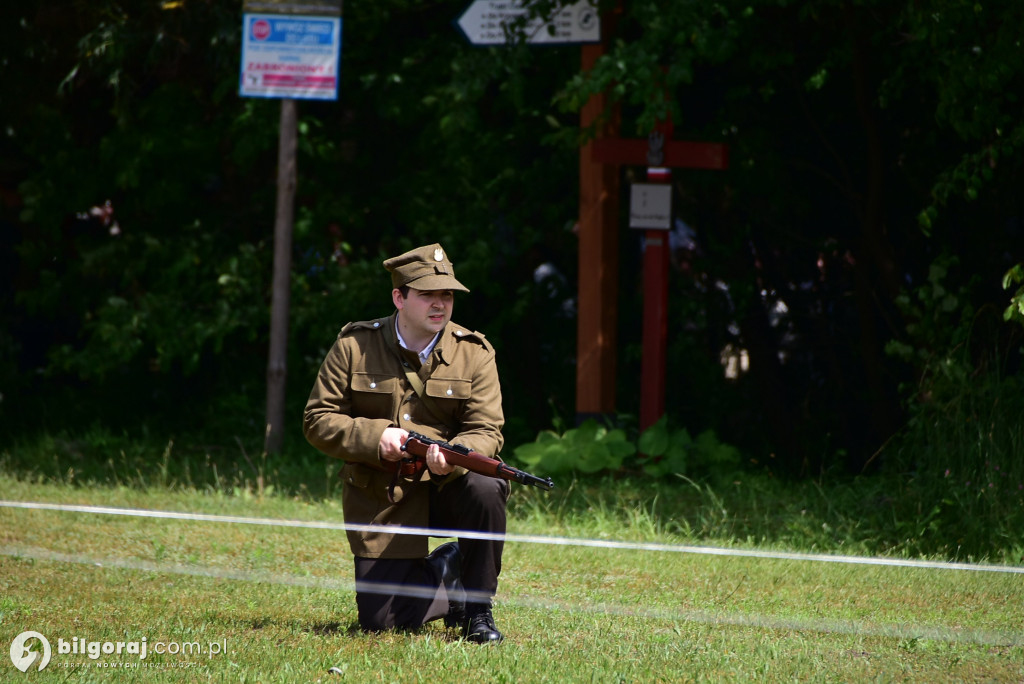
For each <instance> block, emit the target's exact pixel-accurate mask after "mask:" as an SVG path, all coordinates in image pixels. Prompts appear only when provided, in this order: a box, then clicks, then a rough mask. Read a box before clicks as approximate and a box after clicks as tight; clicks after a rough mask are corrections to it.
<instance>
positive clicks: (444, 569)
mask: <svg viewBox="0 0 1024 684" xmlns="http://www.w3.org/2000/svg"><path fill="white" fill-rule="evenodd" d="M424 560H425V561H426V563H427V566H428V567H429V568H430V569H431V571H433V573H434V576H435V577H436V578H437V580H438V583H439V584H442V585H444V589H445V593H447V594H448V614H447V615H445V616H444V626H445V627H449V628H455V627H458V626H460V625H461V624H463V622H465V620H466V598H465V593H464V592H463V590H462V554H461V553H460V552H459V543H458V542H448V543H447V544H441V545H440V546H438V547H437V548H436V549H434V551H433V553H431V554H430V555H429V556H427V557H426V558H425V559H424Z"/></svg>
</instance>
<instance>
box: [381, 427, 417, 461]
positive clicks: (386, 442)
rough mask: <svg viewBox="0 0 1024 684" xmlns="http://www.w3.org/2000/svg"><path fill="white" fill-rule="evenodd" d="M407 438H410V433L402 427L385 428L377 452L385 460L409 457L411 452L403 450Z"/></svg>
mask: <svg viewBox="0 0 1024 684" xmlns="http://www.w3.org/2000/svg"><path fill="white" fill-rule="evenodd" d="M407 439H409V433H408V432H406V431H405V430H403V429H402V428H396V427H389V428H384V434H382V435H381V436H380V446H378V447H377V453H378V454H379V455H380V457H381V459H383V460H385V461H401V460H402V459H403V458H408V457H409V454H407V453H405V452H404V451H402V445H403V444H405V440H407Z"/></svg>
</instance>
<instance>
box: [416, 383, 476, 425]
mask: <svg viewBox="0 0 1024 684" xmlns="http://www.w3.org/2000/svg"><path fill="white" fill-rule="evenodd" d="M424 391H425V392H426V394H427V396H428V397H430V400H431V402H432V403H433V404H434V406H436V407H437V410H438V411H439V412H440V413H441V415H440V416H436V417H435V420H434V421H432V422H433V423H434V424H435V425H436V426H437V427H441V426H442V425H443V426H444V427H445V428H449V429H450V428H451V427H452V426H456V425H458V424H459V423H461V422H462V421H461V418H462V409H463V406H465V402H466V400H467V399H469V398H470V395H471V393H472V391H473V383H472V382H471V381H470V380H463V379H461V378H429V379H428V380H427V383H426V385H425V386H424ZM428 414H429V415H431V416H433V413H432V412H428ZM437 418H443V419H444V423H438V422H437V420H436V419H437ZM445 432H446V433H447V432H448V430H445Z"/></svg>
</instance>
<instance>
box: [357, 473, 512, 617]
mask: <svg viewBox="0 0 1024 684" xmlns="http://www.w3.org/2000/svg"><path fill="white" fill-rule="evenodd" d="M509 490H510V485H509V483H508V481H506V480H500V479H497V478H493V477H487V476H486V475H480V474H477V473H473V472H470V473H466V475H465V476H463V477H459V478H456V479H455V480H453V481H451V482H449V483H448V484H446V485H445V486H444V487H443V488H442V489H440V490H438V489H437V488H434V489H433V490H432V491H431V495H430V527H434V528H438V529H446V530H466V531H473V532H488V533H492V534H502V535H503V534H505V524H506V516H505V504H506V502H507V501H508V495H509ZM504 546H505V544H504V542H503V541H491V540H482V539H467V538H463V537H459V550H460V551H461V552H462V584H463V587H464V588H465V589H466V592H467V594H468V596H469V601H471V602H472V601H476V602H481V603H489V601H490V597H491V596H494V594H495V592H497V590H498V575H499V574H500V573H501V554H502V551H503V550H504ZM355 576H356V608H357V609H358V611H359V625H360V626H361V627H362V628H363V629H368V630H380V629H392V628H396V627H397V628H402V629H415V628H417V627H420V626H422V625H424V624H426V623H428V622H430V621H431V620H437V619H439V618H442V617H444V616H445V614H447V612H448V599H449V597H448V595H447V592H446V591H445V588H444V586H442V585H441V578H440V576H439V575H438V574H437V570H436V568H433V567H431V566H430V564H429V563H427V562H426V560H425V559H423V558H362V557H358V556H357V557H356V559H355Z"/></svg>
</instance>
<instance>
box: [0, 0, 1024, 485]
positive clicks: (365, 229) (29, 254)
mask: <svg viewBox="0 0 1024 684" xmlns="http://www.w3.org/2000/svg"><path fill="white" fill-rule="evenodd" d="M466 4H467V3H466V2H465V1H464V0H459V1H457V2H456V1H455V0H438V1H436V2H414V1H411V0H376V1H374V2H360V1H358V0H352V1H351V2H348V3H346V5H345V8H344V12H345V14H344V28H343V34H344V39H343V40H344V43H343V48H342V63H341V74H342V82H341V87H340V96H339V99H338V101H337V102H306V101H302V102H300V103H299V113H300V149H299V186H298V196H297V200H296V225H295V240H294V251H293V297H292V322H291V337H290V342H289V351H290V358H289V402H290V406H291V407H292V408H291V410H290V415H292V416H294V417H295V425H294V429H293V430H291V431H290V432H289V435H288V439H289V440H290V441H291V442H292V444H293V445H294V444H296V443H298V444H301V441H302V440H301V435H300V434H299V431H298V425H299V416H300V414H301V407H302V404H303V402H304V399H305V396H306V393H307V391H308V387H309V385H310V384H311V381H312V377H313V374H314V373H315V372H316V368H317V366H318V364H319V362H320V360H321V359H322V356H323V353H324V352H325V351H326V349H327V347H328V345H329V344H330V343H331V342H332V341H333V338H334V335H335V333H336V332H337V330H338V329H340V327H341V326H342V325H343V324H344V323H345V322H346V321H348V320H352V319H359V318H364V317H372V316H378V315H383V314H386V313H388V311H389V309H390V304H389V301H388V294H387V289H386V288H387V285H386V282H387V281H386V276H385V274H384V272H383V269H382V268H381V266H380V262H381V261H382V260H383V259H384V258H385V257H387V256H389V255H392V254H395V253H398V252H399V251H401V250H403V249H405V248H408V247H412V246H415V245H417V244H422V243H425V242H433V241H440V242H441V243H442V244H444V245H445V246H446V247H447V248H448V249H449V250H450V252H451V254H452V255H453V257H454V258H455V259H456V263H457V267H458V269H459V275H460V279H463V281H464V282H467V283H469V284H470V285H471V287H472V289H473V292H472V293H471V294H470V295H468V296H466V297H461V298H460V299H459V301H458V302H457V308H456V316H455V318H456V320H458V321H460V322H462V323H464V324H466V325H468V326H470V327H474V328H478V329H480V330H482V331H484V332H486V333H487V335H488V337H489V338H490V339H491V340H492V341H493V342H494V344H495V346H496V347H497V349H498V354H499V357H498V358H499V363H500V366H501V372H502V374H503V378H504V383H503V389H504V394H505V412H506V415H507V416H508V418H509V425H508V429H507V437H508V440H509V442H510V444H512V445H515V444H517V443H522V442H524V441H529V440H531V439H533V436H534V435H535V434H536V433H537V431H538V430H540V429H543V428H545V427H548V426H549V425H551V424H552V423H553V422H556V423H557V422H559V421H562V422H563V423H564V424H568V423H571V422H572V420H573V414H574V400H575V397H574V393H575V366H574V359H573V356H574V353H575V335H576V323H575V318H574V298H575V282H576V276H577V269H578V263H577V254H576V238H575V235H574V232H573V229H574V225H575V222H576V214H577V182H578V180H577V164H578V143H579V140H580V136H581V135H582V134H584V133H585V132H581V131H579V130H578V128H577V126H578V116H577V112H578V109H579V106H580V105H581V104H582V102H584V101H585V99H586V97H587V96H588V95H589V94H591V93H593V92H598V91H607V92H609V93H611V94H612V95H613V97H614V98H615V99H616V101H617V107H618V108H619V111H620V113H621V117H622V134H623V135H626V136H637V137H642V136H643V135H644V134H645V132H646V131H647V130H648V129H649V127H650V125H651V124H652V123H653V122H654V121H655V119H656V118H658V117H661V116H664V115H665V114H666V112H667V111H671V113H672V116H673V120H674V123H675V127H676V131H677V136H678V137H685V138H690V139H702V140H713V141H721V142H726V143H728V144H729V146H730V159H731V164H730V169H729V170H728V171H726V172H722V173H711V172H701V171H686V170H677V171H676V172H675V173H674V177H673V178H674V184H675V186H676V212H677V215H678V216H679V218H680V219H682V220H683V221H685V222H686V224H687V225H688V226H690V228H692V229H693V231H694V233H693V242H692V245H691V247H692V248H690V249H684V250H680V251H679V252H678V253H677V254H676V261H675V262H674V263H675V268H674V269H673V272H672V284H671V295H670V298H671V315H670V321H671V323H670V330H669V359H670V361H669V368H668V371H667V372H668V373H669V377H670V382H669V383H668V385H669V394H668V413H669V417H670V419H671V420H672V421H673V422H674V423H675V424H677V425H686V426H688V427H689V428H690V429H691V431H693V432H694V433H695V434H696V433H698V432H702V431H704V430H707V429H711V430H713V431H715V433H717V434H718V435H719V436H720V437H721V438H722V439H724V440H728V441H729V442H731V443H734V444H736V445H738V446H740V447H741V448H742V449H743V451H744V453H745V454H746V455H747V459H746V460H747V461H748V462H750V461H756V462H758V463H761V464H763V463H768V462H770V463H772V464H773V466H772V467H773V468H777V469H778V470H779V471H780V472H791V473H804V474H807V473H816V472H819V471H820V470H821V469H823V468H826V467H830V466H834V465H839V466H842V467H844V468H847V469H850V470H852V471H856V472H859V471H861V470H863V469H864V468H865V467H874V466H877V465H879V464H881V463H883V462H884V461H885V459H886V458H887V457H891V458H892V459H895V460H896V461H897V462H898V463H899V464H900V467H907V468H913V467H918V466H919V465H920V462H921V460H922V459H925V458H928V453H930V452H928V451H927V449H926V448H924V447H920V444H922V443H926V442H928V440H930V439H934V436H932V437H928V436H927V435H925V434H924V433H922V432H920V430H917V431H915V430H916V428H915V427H914V426H915V425H935V424H936V422H937V421H944V420H962V419H964V414H961V413H952V412H951V410H950V409H949V404H948V403H941V402H940V401H939V398H940V397H945V396H958V397H963V396H965V394H969V393H970V392H971V391H977V392H978V393H979V395H980V394H984V393H986V392H987V393H991V394H984V396H985V397H988V399H985V401H983V402H982V403H983V404H985V405H988V403H986V402H989V401H990V400H991V401H995V402H996V403H998V402H999V401H1002V402H1003V403H1002V404H1000V406H1002V407H1006V406H1007V404H1009V405H1010V406H1011V407H1013V406H1017V407H1019V400H1018V403H1017V404H1013V401H1014V399H1013V397H1014V396H1016V395H1014V394H1013V393H1010V392H1008V391H1007V390H1006V389H1005V387H1006V382H1007V381H1008V379H1011V380H1010V381H1012V378H1014V377H1015V376H1016V374H1018V373H1019V362H1020V332H1021V331H1020V327H1019V326H1013V325H1009V324H1006V323H1003V321H1002V318H1001V312H1002V309H1003V308H1004V307H1005V305H1006V304H1007V303H1008V298H1009V295H1007V294H1006V293H1005V292H1003V291H1002V289H1001V278H1002V275H1003V274H1004V273H1005V272H1006V271H1007V270H1008V269H1009V268H1010V267H1012V266H1013V265H1014V264H1016V263H1018V262H1020V261H1022V260H1024V254H1022V251H1024V248H1022V244H1024V243H1022V240H1021V217H1022V215H1024V207H1022V201H1024V200H1022V195H1021V193H1020V192H1019V187H1020V179H1021V173H1020V172H1021V158H1022V156H1021V152H1020V150H1021V146H1022V143H1024V139H1022V138H1024V133H1022V130H1024V129H1022V125H1021V118H1022V117H1021V115H1022V111H1021V103H1020V99H1019V94H1020V93H1021V92H1024V88H1022V85H1024V84H1022V80H1024V79H1022V65H1024V54H1022V48H1021V39H1020V36H1021V35H1022V34H1024V8H1022V7H1021V6H1020V4H1019V3H1017V2H1015V1H1013V0H1001V1H997V2H990V3H984V5H982V4H973V5H972V4H971V3H961V2H954V1H953V0H935V1H932V2H921V3H892V2H888V1H883V0H877V1H874V2H872V1H870V0H848V1H845V2H840V1H838V0H814V1H812V2H787V1H786V0H756V1H754V2H733V1H731V0H726V1H724V2H719V3H676V2H654V1H653V0H648V1H646V2H644V1H639V0H638V1H635V2H623V3H621V5H620V6H619V7H618V9H617V10H616V9H615V7H614V3H611V5H612V6H609V7H607V8H606V9H608V10H609V11H610V12H612V14H610V15H608V16H609V17H614V18H615V22H614V30H613V36H612V38H611V40H610V42H609V47H608V53H607V55H606V56H605V57H604V58H602V59H601V60H600V61H599V62H598V64H597V66H596V67H595V69H594V70H593V71H592V72H591V73H589V74H580V71H579V48H578V47H575V46H566V47H545V48H535V47H529V46H524V45H521V44H519V45H514V46H509V47H505V48H495V49H483V48H474V47H472V46H469V45H467V44H466V43H465V41H464V40H463V39H462V37H461V36H460V35H459V34H458V32H457V31H456V30H455V29H454V28H453V26H452V21H453V20H454V19H455V18H456V17H458V15H459V14H460V13H461V11H462V10H463V9H464V8H465V5H466ZM548 4H552V3H548ZM0 13H2V15H3V21H0V61H2V68H3V73H4V77H3V83H2V85H0V123H2V127H0V134H2V135H0V186H2V192H3V195H2V199H3V205H2V211H3V213H2V216H0V220H2V223H0V230H2V237H0V240H2V242H0V274H2V275H0V300H2V302H3V309H2V310H0V392H2V395H3V400H2V402H0V424H2V429H3V431H4V433H5V434H10V435H15V434H18V433H20V432H24V431H27V430H35V429H44V430H57V429H62V428H64V427H67V426H71V425H75V424H81V425H88V424H91V423H94V422H97V421H98V422H101V423H104V424H107V425H111V426H113V427H115V428H117V429H125V430H135V429H139V428H140V427H141V426H146V428H147V429H151V430H158V431H167V432H170V433H174V432H188V431H202V432H204V434H221V435H223V436H224V439H225V440H231V439H234V438H235V437H236V436H242V437H243V438H244V439H246V440H256V442H258V441H259V440H260V439H262V425H263V414H262V411H263V400H264V391H265V388H264V373H265V363H266V345H267V328H268V322H269V312H268V307H269V279H270V264H271V257H272V249H273V244H272V233H273V230H272V229H273V215H274V197H275V188H274V184H275V180H276V169H275V166H276V151H277V150H276V148H277V124H278V104H277V102H276V101H267V100H258V99H243V98H239V97H238V95H237V80H238V58H239V52H240V40H239V38H240V30H241V7H240V3H222V2H215V1H214V0H182V1H178V2H156V1H152V0H124V1H120V2H115V1H112V0H99V1H97V2H90V3H82V2H71V1H68V0H28V1H26V2H23V3H16V4H12V3H7V4H6V5H5V6H4V8H3V9H2V10H0ZM665 92H668V93H670V94H671V95H672V96H671V97H670V98H667V100H666V99H665V98H664V97H662V96H661V94H662V93H665ZM638 172H639V170H637V169H623V177H624V179H625V180H628V179H629V178H631V177H632V176H634V175H635V174H637V173H638ZM625 187H626V184H624V188H625ZM624 191H625V190H624ZM108 203H109V204H108ZM626 204H627V203H626V202H623V206H626ZM620 244H621V250H620V258H621V280H620V284H621V286H620V293H619V297H620V302H619V311H620V320H619V325H620V330H619V342H620V349H619V372H618V406H617V408H618V411H619V422H620V423H622V425H624V426H625V427H626V428H627V429H634V430H635V427H636V424H635V421H634V420H633V419H632V418H631V417H632V416H634V415H635V414H636V413H637V410H638V407H639V396H638V393H639V387H640V382H639V372H640V371H639V369H640V358H639V356H640V351H639V350H640V335H641V327H640V311H641V308H642V291H641V290H640V287H639V283H640V254H641V251H640V250H641V245H640V238H639V236H638V235H636V234H633V233H630V232H628V231H627V230H626V229H625V228H624V229H623V232H622V234H621V240H620ZM541 265H546V266H545V268H544V269H543V270H541V271H538V267H539V266H541ZM936 269H938V270H936ZM542 274H550V275H549V276H548V277H546V278H541V277H540V276H541V275H542ZM730 356H731V357H732V358H733V359H734V360H735V361H736V362H737V363H739V361H740V360H741V359H746V360H747V363H748V365H747V366H746V370H743V366H742V364H741V365H739V366H738V367H739V368H740V370H739V372H738V374H737V377H734V378H730V377H726V374H725V373H724V371H723V359H726V360H727V359H728V358H729V357H730ZM954 366H955V369H956V370H957V373H959V374H955V373H954V374H950V373H949V372H946V371H949V369H950V368H953V367H954ZM936 369H945V370H944V371H943V372H936ZM982 390H984V392H982ZM993 397H994V398H993ZM1017 415H1018V416H1019V415H1020V414H1019V413H1018V414H1017ZM1012 416H1013V413H1012V409H1011V413H1010V414H1009V416H1007V417H1003V418H1002V419H1001V420H1002V421H1003V422H1001V423H1000V425H1001V426H1003V427H1001V428H1000V429H1003V428H1004V427H1005V423H1007V422H1008V423H1013V422H1014V419H1013V417H1012ZM915 419H917V421H918V422H916V423H915ZM893 440H897V441H905V440H910V442H913V441H914V440H917V444H918V447H911V446H907V447H901V448H899V449H897V448H895V446H894V445H895V444H896V443H897V442H894V441H893ZM1007 443H1009V444H1011V446H1010V447H1005V448H1004V447H1000V449H1004V451H1001V452H1000V453H1004V452H1005V451H1006V449H1009V451H1008V452H1006V453H1008V454H1009V455H1010V456H1013V457H1016V456H1018V455H1019V453H1020V451H1019V450H1017V451H1014V447H1012V444H1015V442H1013V441H1012V439H1010V441H1009V442H1007ZM1018 446H1019V444H1018ZM993 448H995V447H993ZM901 454H902V455H901ZM907 454H909V455H907ZM984 457H985V456H984V454H982V453H981V452H979V454H978V458H979V459H983V458H984Z"/></svg>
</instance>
